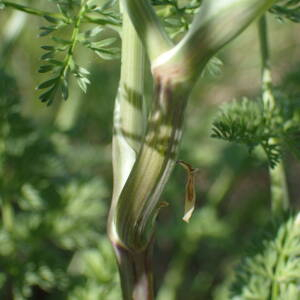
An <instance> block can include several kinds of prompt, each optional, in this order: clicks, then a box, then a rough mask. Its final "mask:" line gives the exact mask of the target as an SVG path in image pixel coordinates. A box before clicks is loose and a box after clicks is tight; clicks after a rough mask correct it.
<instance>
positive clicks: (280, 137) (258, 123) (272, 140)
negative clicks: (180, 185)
mask: <svg viewBox="0 0 300 300" xmlns="http://www.w3.org/2000/svg"><path fill="white" fill-rule="evenodd" d="M299 113H300V106H299V99H298V98H297V97H296V98H295V97H288V96H284V95H282V94H281V93H278V94H277V97H276V107H275V108H274V109H272V110H269V111H267V109H266V108H264V107H263V105H262V101H261V100H249V99H247V98H244V99H243V100H241V101H233V102H232V103H229V104H226V105H224V107H223V109H222V110H221V112H220V113H219V116H218V117H217V118H216V120H215V121H214V123H213V129H212V130H213V133H212V137H214V138H219V139H223V140H226V141H229V142H235V143H238V144H244V145H246V146H247V147H248V149H249V151H250V152H251V151H252V150H253V149H254V148H255V147H256V146H261V147H262V148H263V150H264V151H265V153H266V156H267V158H268V161H269V164H270V166H271V167H272V168H274V167H275V166H276V164H277V163H278V162H279V160H280V159H281V156H282V153H281V149H283V150H289V151H292V152H293V153H294V154H295V155H296V156H297V157H299V155H300V147H299V145H300V128H299Z"/></svg>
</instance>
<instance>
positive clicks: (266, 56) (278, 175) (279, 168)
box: [258, 16, 289, 215]
mask: <svg viewBox="0 0 300 300" xmlns="http://www.w3.org/2000/svg"><path fill="white" fill-rule="evenodd" d="M258 26H259V27H258V29H259V38H260V48H261V57H262V98H263V104H264V108H265V110H266V111H267V112H269V113H270V114H272V111H273V110H274V109H275V107H276V101H275V98H274V95H273V90H272V89H273V86H272V74H271V63H270V51H269V44H268V34H267V21H266V16H263V17H262V18H261V19H260V21H259V24H258ZM269 117H270V118H272V116H269ZM270 142H274V143H276V140H273V141H270ZM269 175H270V181H271V208H272V212H273V213H274V214H275V215H278V214H281V213H282V212H284V211H285V210H287V209H288V206H289V193H288V185H287V181H286V175H285V169H284V162H283V161H282V160H281V161H280V162H279V163H278V164H277V165H276V166H275V167H274V168H271V167H269Z"/></svg>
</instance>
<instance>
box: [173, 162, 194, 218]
mask: <svg viewBox="0 0 300 300" xmlns="http://www.w3.org/2000/svg"><path fill="white" fill-rule="evenodd" d="M178 163H179V164H180V165H181V166H182V167H183V168H185V169H186V171H187V181H186V185H185V201H184V216H183V218H182V219H183V221H185V222H187V223H189V221H190V218H191V216H192V214H193V212H194V209H195V203H196V189H195V174H196V173H197V172H198V169H194V168H193V167H192V166H191V165H190V164H188V163H186V162H184V161H182V160H179V161H178Z"/></svg>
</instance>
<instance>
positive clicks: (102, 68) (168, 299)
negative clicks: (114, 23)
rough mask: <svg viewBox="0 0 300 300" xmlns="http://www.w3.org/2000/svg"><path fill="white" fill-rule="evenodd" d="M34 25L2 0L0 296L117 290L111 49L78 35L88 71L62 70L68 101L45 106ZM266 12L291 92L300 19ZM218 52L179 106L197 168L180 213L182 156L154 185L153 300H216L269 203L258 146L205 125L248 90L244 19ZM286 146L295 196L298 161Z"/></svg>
mask: <svg viewBox="0 0 300 300" xmlns="http://www.w3.org/2000/svg"><path fill="white" fill-rule="evenodd" d="M23 2H24V1H23ZM27 2H28V3H33V2H34V1H27ZM40 5H41V4H40ZM43 5H44V4H43ZM49 7H51V5H50V4H49ZM43 24H44V21H43V20H42V19H39V18H36V17H32V16H25V15H24V14H23V13H20V12H14V11H12V10H9V9H7V10H2V11H1V10H0V201H1V202H0V205H1V223H0V299H3V300H10V299H14V300H21V299H32V300H36V299H47V300H48V299H70V300H76V299H78V300H98V299H99V300H106V299H109V300H118V299H121V296H120V288H119V283H118V275H117V270H116V265H115V260H114V256H113V253H112V249H111V247H110V245H109V242H108V240H107V237H106V234H105V226H106V225H105V223H106V216H107V212H108V207H109V204H110V198H111V191H112V168H111V138H112V113H113V106H114V97H115V95H116V91H117V86H118V80H119V71H120V61H117V60H116V61H102V60H100V59H99V57H97V56H95V55H94V54H92V53H89V52H87V51H85V50H84V49H80V48H79V49H78V51H77V59H78V60H79V61H80V62H81V64H82V65H84V66H85V67H86V68H88V69H89V71H90V72H91V74H90V77H89V78H90V80H91V85H90V87H89V88H88V92H87V93H86V94H83V93H82V91H81V90H80V89H79V88H78V87H77V85H76V84H75V83H74V82H71V88H70V98H69V100H67V101H66V102H64V101H62V100H60V99H57V100H56V101H55V103H54V104H53V105H52V106H50V107H47V106H46V105H44V104H42V103H40V102H39V101H38V95H39V93H38V91H36V90H35V87H36V86H37V85H38V84H39V83H40V82H41V81H42V79H43V78H41V75H40V74H39V73H37V69H38V67H39V65H40V63H41V62H40V60H39V57H40V56H41V54H43V53H42V50H41V48H40V46H41V45H44V44H46V42H45V40H47V37H45V38H37V35H38V33H39V29H38V28H39V26H42V25H43ZM269 25H270V26H269V28H270V44H271V49H272V52H271V54H272V65H273V77H274V82H275V84H276V85H277V86H282V87H284V89H285V90H286V91H288V92H290V93H294V94H300V85H299V81H300V52H299V43H300V35H299V27H298V26H297V25H293V24H291V23H283V24H282V23H280V22H278V20H275V18H274V17H273V16H269ZM218 56H219V58H220V59H221V60H222V61H223V66H222V68H221V72H220V74H218V75H215V76H211V75H209V74H206V75H204V77H202V78H201V80H199V83H198V85H197V87H196V88H195V90H194V92H193V95H192V98H191V99H190V102H189V106H188V110H187V113H186V124H185V131H184V137H183V141H182V144H181V150H180V155H179V158H180V159H183V160H185V161H187V162H189V163H191V164H192V165H193V166H194V167H197V168H199V173H198V174H197V209H196V212H195V214H194V216H193V217H192V219H191V221H190V223H189V224H185V223H184V222H183V221H182V216H183V205H184V187H185V173H184V172H185V171H184V170H183V169H181V168H180V167H177V168H176V169H175V171H174V173H173V175H172V177H171V180H170V182H169V183H168V185H167V187H166V190H165V191H164V193H163V196H162V197H163V200H164V201H167V202H169V203H170V205H169V206H168V207H167V208H164V209H163V210H162V211H161V214H160V216H159V220H158V224H157V226H156V237H157V240H156V244H155V251H154V257H155V286H156V291H157V297H158V300H182V299H185V300H198V299H205V300H210V299H214V300H225V299H228V285H229V284H230V281H231V279H232V276H233V272H234V266H235V265H236V263H237V262H238V260H239V258H240V257H241V256H242V255H243V253H244V252H245V251H246V249H247V245H248V243H249V240H250V239H251V237H252V236H253V234H254V233H256V232H257V231H259V228H261V227H262V226H263V225H264V224H266V223H267V221H268V219H269V215H270V203H269V178H268V167H267V162H266V159H265V157H264V156H263V154H261V153H260V152H259V151H258V152H254V153H253V154H252V155H251V156H249V154H248V152H247V149H245V148H244V147H241V146H239V145H231V144H228V143H225V142H223V141H219V140H215V139H212V138H211V137H210V135H211V127H212V122H213V120H214V118H215V117H216V113H217V111H218V109H219V108H220V105H221V104H222V103H224V102H227V101H231V100H233V99H234V98H235V99H239V98H241V97H242V96H249V97H253V98H256V97H258V96H259V93H260V55H259V45H258V36H257V28H256V25H255V24H253V25H251V26H250V27H249V28H248V29H247V30H246V31H245V32H244V33H243V34H242V35H241V36H240V37H238V38H237V39H236V40H235V41H234V42H232V43H231V44H230V45H228V46H227V47H226V48H225V49H224V50H223V51H222V52H221V53H219V55H218ZM149 85H150V83H149ZM285 159H286V166H287V176H288V183H289V187H290V193H291V199H292V201H293V206H294V207H296V208H299V204H300V202H299V201H300V190H299V186H298V185H299V175H300V166H299V162H297V161H296V159H295V158H294V157H292V156H290V155H289V154H287V155H286V157H285Z"/></svg>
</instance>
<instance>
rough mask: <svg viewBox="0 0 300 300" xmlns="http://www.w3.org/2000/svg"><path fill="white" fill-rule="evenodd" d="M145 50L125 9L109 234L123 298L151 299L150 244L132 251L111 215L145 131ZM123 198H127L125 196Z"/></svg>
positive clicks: (116, 109) (114, 139)
mask: <svg viewBox="0 0 300 300" xmlns="http://www.w3.org/2000/svg"><path fill="white" fill-rule="evenodd" d="M144 76H145V50H144V47H143V45H142V43H141V41H140V39H139V37H138V35H137V33H136V31H135V29H134V27H133V26H132V24H131V21H130V19H129V17H128V15H127V14H126V13H124V14H123V26H122V64H121V78H120V83H119V90H118V95H117V97H116V103H115V111H114V135H113V173H114V188H113V197H112V204H111V208H110V213H109V219H108V234H109V237H110V240H111V242H112V245H113V247H114V250H115V253H116V257H117V261H118V267H119V273H120V279H121V286H122V293H123V299H124V300H144V299H145V300H152V299H153V282H152V269H151V265H152V261H151V260H152V247H151V246H150V245H149V247H147V248H146V249H145V250H144V251H136V249H133V250H132V251H131V250H129V249H127V247H126V246H125V245H123V244H122V243H120V241H119V236H118V233H117V232H116V230H115V226H114V222H113V220H114V218H115V215H116V207H117V204H118V201H119V196H120V194H121V191H122V189H123V187H124V185H125V183H126V180H127V178H128V176H129V174H130V172H131V170H132V167H133V165H134V162H135V160H136V157H137V153H138V152H139V150H140V147H141V143H142V140H143V138H144V132H145V118H146V109H145V108H146V105H145V97H144ZM125 201H126V200H125Z"/></svg>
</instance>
